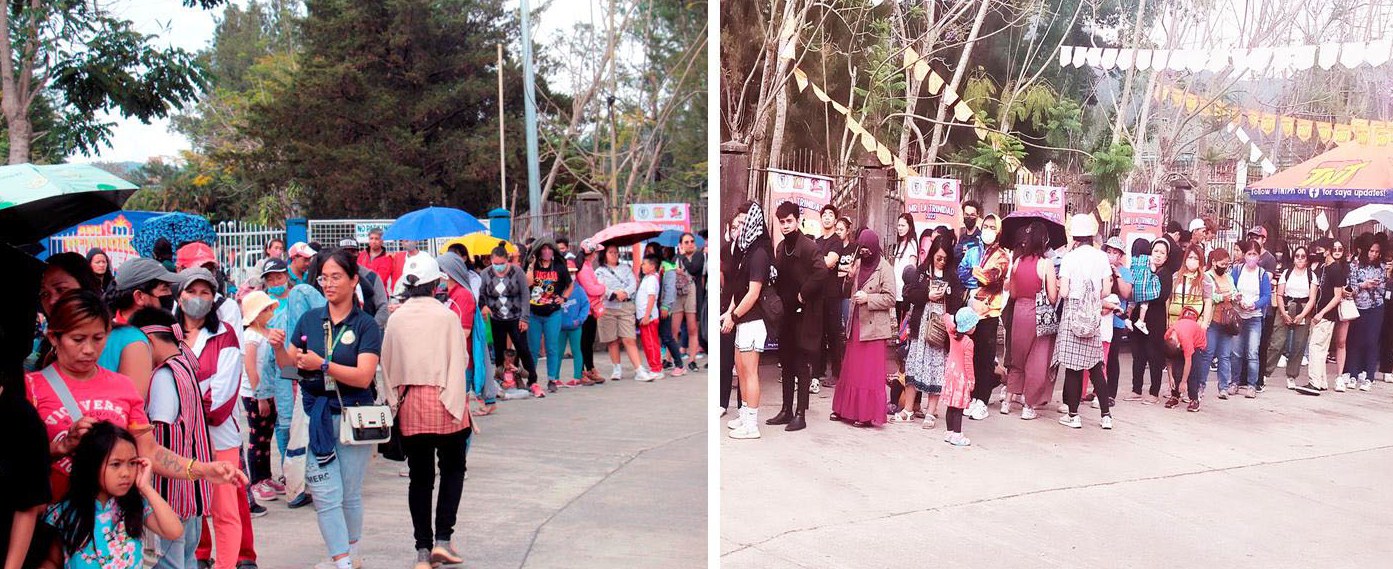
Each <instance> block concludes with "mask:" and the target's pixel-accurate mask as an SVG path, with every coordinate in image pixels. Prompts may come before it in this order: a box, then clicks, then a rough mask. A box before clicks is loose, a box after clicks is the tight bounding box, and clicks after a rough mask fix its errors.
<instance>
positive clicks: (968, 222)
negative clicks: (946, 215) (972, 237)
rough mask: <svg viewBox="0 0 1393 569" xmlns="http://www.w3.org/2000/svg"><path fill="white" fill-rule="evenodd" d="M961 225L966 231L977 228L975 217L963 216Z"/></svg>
mask: <svg viewBox="0 0 1393 569" xmlns="http://www.w3.org/2000/svg"><path fill="white" fill-rule="evenodd" d="M963 227H964V228H966V229H967V230H968V231H975V230H976V229H977V218H975V217H966V218H963Z"/></svg>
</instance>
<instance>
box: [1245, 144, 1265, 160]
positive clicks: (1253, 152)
mask: <svg viewBox="0 0 1393 569" xmlns="http://www.w3.org/2000/svg"><path fill="white" fill-rule="evenodd" d="M1262 159H1263V158H1262V151H1261V150H1258V145H1256V144H1252V145H1249V146H1248V161H1249V162H1257V161H1258V160H1262Z"/></svg>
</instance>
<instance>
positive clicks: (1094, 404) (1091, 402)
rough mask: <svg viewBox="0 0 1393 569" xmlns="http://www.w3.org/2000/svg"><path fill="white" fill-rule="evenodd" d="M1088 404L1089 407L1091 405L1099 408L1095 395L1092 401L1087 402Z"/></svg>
mask: <svg viewBox="0 0 1393 569" xmlns="http://www.w3.org/2000/svg"><path fill="white" fill-rule="evenodd" d="M1088 405H1089V406H1090V407H1093V408H1094V409H1098V408H1099V407H1098V398H1097V397H1094V398H1093V400H1092V401H1089V402H1088Z"/></svg>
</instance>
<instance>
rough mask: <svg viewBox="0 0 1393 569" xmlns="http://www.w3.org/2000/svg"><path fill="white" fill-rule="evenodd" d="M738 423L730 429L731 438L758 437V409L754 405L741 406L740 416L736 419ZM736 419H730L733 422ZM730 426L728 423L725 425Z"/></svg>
mask: <svg viewBox="0 0 1393 569" xmlns="http://www.w3.org/2000/svg"><path fill="white" fill-rule="evenodd" d="M736 421H739V424H738V425H736V426H735V428H733V429H731V430H730V433H729V436H730V438H732V439H757V438H759V409H757V408H755V407H741V408H740V418H739V419H736ZM736 421H731V423H735V422H736ZM727 426H730V425H727Z"/></svg>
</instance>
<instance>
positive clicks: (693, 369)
mask: <svg viewBox="0 0 1393 569" xmlns="http://www.w3.org/2000/svg"><path fill="white" fill-rule="evenodd" d="M687 371H690V372H692V373H696V372H697V371H700V368H698V367H697V365H696V362H687Z"/></svg>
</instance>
